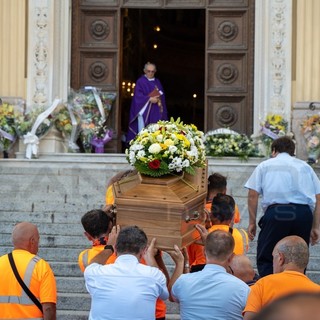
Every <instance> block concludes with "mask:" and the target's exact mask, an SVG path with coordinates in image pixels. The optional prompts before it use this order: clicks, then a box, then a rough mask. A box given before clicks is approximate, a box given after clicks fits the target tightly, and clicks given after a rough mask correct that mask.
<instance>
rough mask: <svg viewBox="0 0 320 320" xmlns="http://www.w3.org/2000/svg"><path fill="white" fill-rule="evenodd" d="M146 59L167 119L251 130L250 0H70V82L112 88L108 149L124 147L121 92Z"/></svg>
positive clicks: (125, 110)
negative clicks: (154, 71) (111, 132)
mask: <svg viewBox="0 0 320 320" xmlns="http://www.w3.org/2000/svg"><path fill="white" fill-rule="evenodd" d="M147 61H152V62H155V63H156V64H157V70H158V72H157V77H158V78H159V79H160V80H161V82H162V85H163V86H164V89H165V93H166V101H167V107H168V113H169V116H172V117H174V118H177V117H180V118H181V119H182V120H183V121H184V122H185V123H194V124H196V125H197V126H198V128H199V129H201V130H203V131H204V132H207V131H209V130H213V129H217V128H221V127H228V128H231V129H233V130H235V131H237V132H239V133H246V134H251V133H252V130H253V123H252V121H253V71H254V70H253V66H254V0H228V1H225V0H152V1H143V0H73V1H72V59H71V86H72V88H73V89H75V90H77V89H79V88H81V87H83V86H88V85H90V86H95V87H98V88H101V89H102V90H104V91H110V92H116V93H117V100H116V102H115V104H114V106H113V109H112V112H111V114H110V117H109V120H108V121H109V125H110V126H111V127H112V128H113V129H114V132H115V134H114V139H113V140H112V142H111V143H109V144H108V145H107V146H108V147H107V150H108V151H109V152H122V151H123V144H122V143H121V140H122V138H123V135H125V133H126V128H127V125H128V114H129V108H130V101H131V92H130V91H128V89H129V90H130V88H131V87H132V83H133V82H134V81H135V80H136V79H137V78H138V77H139V76H140V75H141V74H142V69H143V65H144V63H145V62H147ZM130 86H131V87H130Z"/></svg>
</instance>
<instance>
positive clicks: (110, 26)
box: [71, 0, 120, 152]
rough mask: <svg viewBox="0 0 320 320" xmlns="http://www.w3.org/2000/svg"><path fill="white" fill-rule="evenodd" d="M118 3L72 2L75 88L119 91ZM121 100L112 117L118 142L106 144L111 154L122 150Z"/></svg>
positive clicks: (72, 74)
mask: <svg viewBox="0 0 320 320" xmlns="http://www.w3.org/2000/svg"><path fill="white" fill-rule="evenodd" d="M112 4H114V1H111V2H109V3H108V1H97V0H96V1H90V0H86V1H84V0H82V1H81V0H75V1H73V2H72V14H73V17H72V65H71V87H72V88H73V89H75V90H77V89H79V88H81V87H83V86H95V87H98V88H101V89H102V90H104V91H110V92H117V94H118V91H119V90H118V85H119V84H118V79H119V47H120V44H119V43H120V40H119V39H120V35H119V30H120V10H119V9H118V8H114V7H112V6H110V5H112ZM118 101H119V99H118V98H117V100H116V102H115V103H114V105H113V109H112V111H111V113H110V116H109V120H108V121H109V122H110V124H112V125H110V126H111V127H112V128H113V129H114V139H113V141H112V142H111V143H108V144H107V145H106V147H107V150H108V151H109V152H117V151H118V150H119V148H120V137H119V124H120V116H119V112H120V111H119V106H118V104H119V103H118Z"/></svg>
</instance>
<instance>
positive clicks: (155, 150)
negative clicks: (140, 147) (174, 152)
mask: <svg viewBox="0 0 320 320" xmlns="http://www.w3.org/2000/svg"><path fill="white" fill-rule="evenodd" d="M148 151H149V152H150V153H152V154H157V153H159V152H160V151H161V146H160V144H159V143H153V144H152V145H151V146H150V147H149V149H148Z"/></svg>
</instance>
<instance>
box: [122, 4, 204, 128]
mask: <svg viewBox="0 0 320 320" xmlns="http://www.w3.org/2000/svg"><path fill="white" fill-rule="evenodd" d="M147 61H150V62H153V63H155V64H156V66H157V74H156V77H157V78H159V79H160V81H161V83H162V85H163V87H164V91H165V95H166V104H167V108H168V116H169V118H170V117H174V118H175V119H176V118H178V117H180V119H181V120H182V121H183V122H184V123H193V124H195V125H196V126H197V127H198V128H199V129H200V130H203V128H204V91H205V89H204V84H205V10H194V9H193V10H188V9H177V10H171V9H166V10H155V9H122V63H121V79H120V85H121V87H122V90H121V92H120V103H121V129H122V132H123V133H124V134H125V133H126V132H127V129H128V119H129V110H130V103H131V92H130V91H128V87H129V88H130V87H131V85H132V83H134V82H135V81H136V80H137V79H138V78H139V77H140V75H141V74H143V66H144V64H145V63H146V62H147Z"/></svg>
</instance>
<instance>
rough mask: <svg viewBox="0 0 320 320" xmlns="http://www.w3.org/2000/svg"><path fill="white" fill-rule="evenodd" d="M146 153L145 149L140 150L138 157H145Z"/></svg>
mask: <svg viewBox="0 0 320 320" xmlns="http://www.w3.org/2000/svg"><path fill="white" fill-rule="evenodd" d="M145 155H146V153H145V151H144V150H139V151H138V153H137V158H138V159H140V158H143V157H145Z"/></svg>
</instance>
